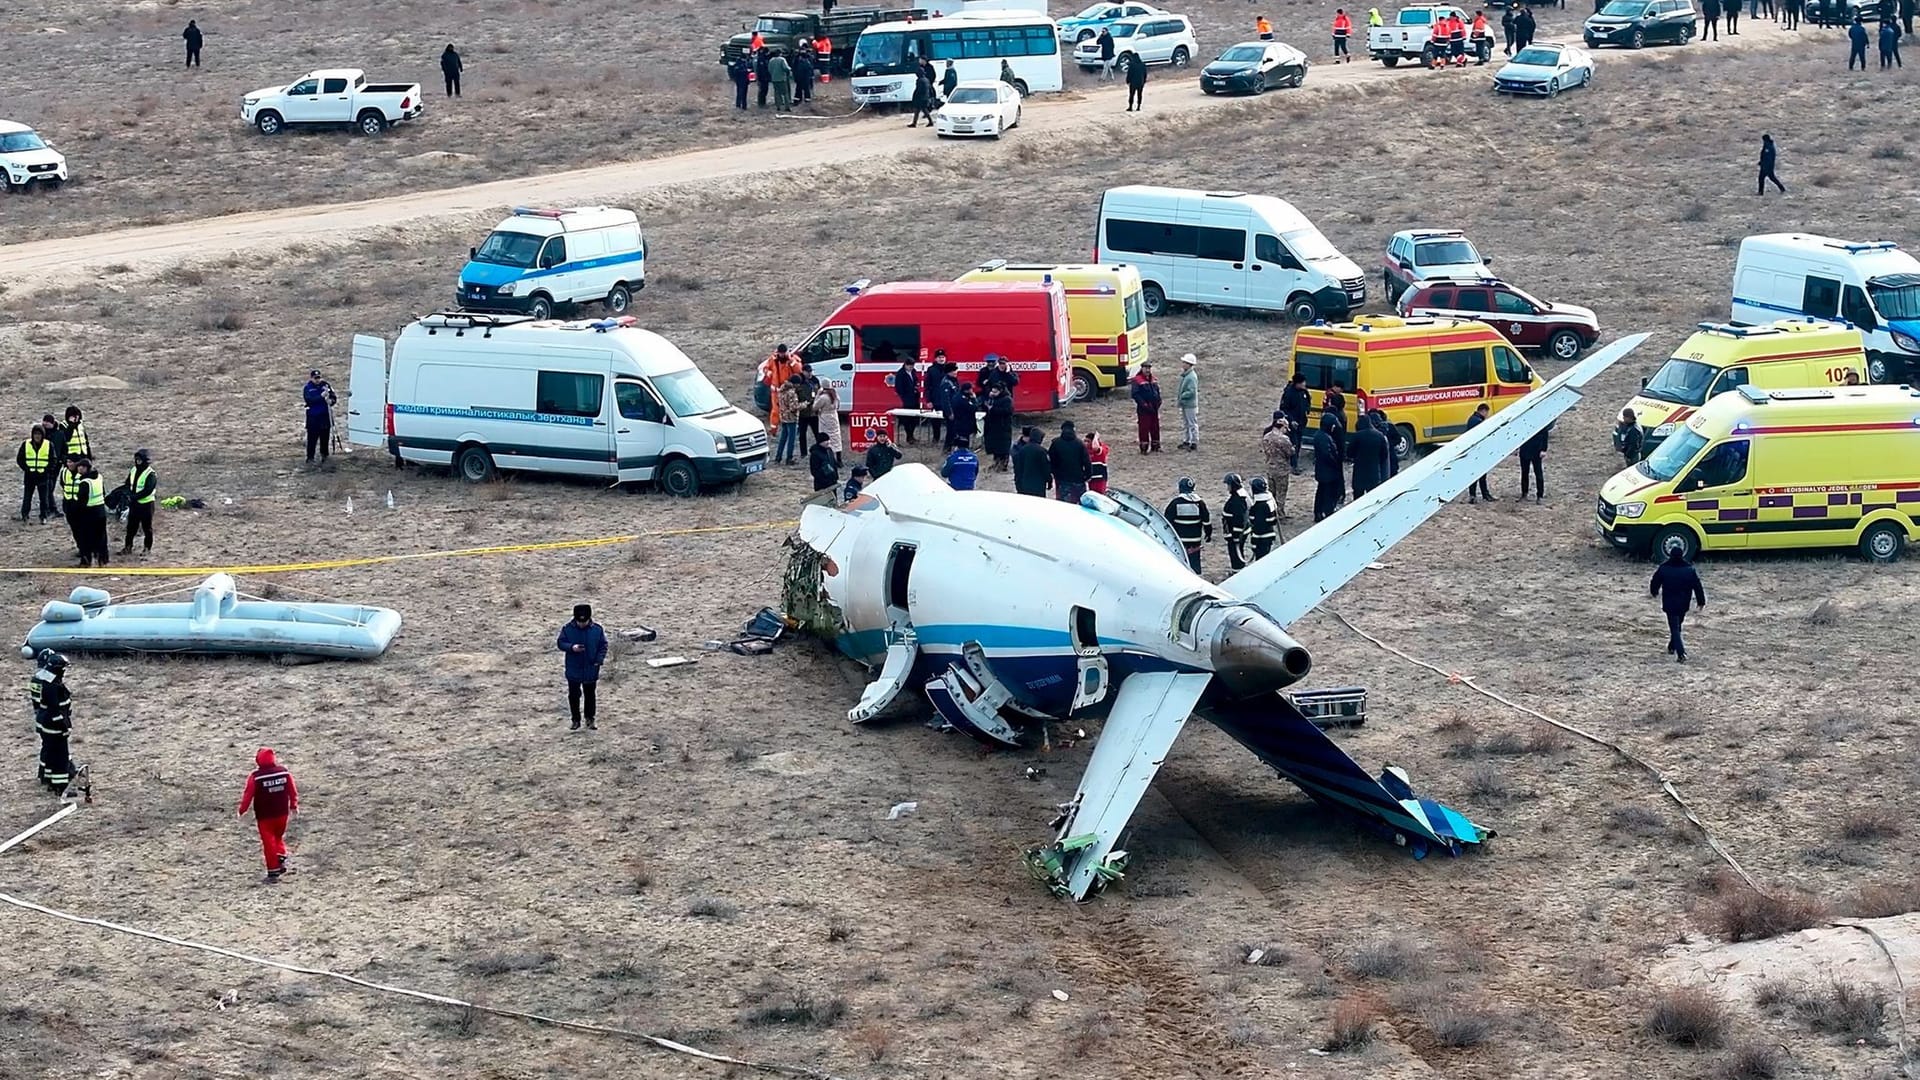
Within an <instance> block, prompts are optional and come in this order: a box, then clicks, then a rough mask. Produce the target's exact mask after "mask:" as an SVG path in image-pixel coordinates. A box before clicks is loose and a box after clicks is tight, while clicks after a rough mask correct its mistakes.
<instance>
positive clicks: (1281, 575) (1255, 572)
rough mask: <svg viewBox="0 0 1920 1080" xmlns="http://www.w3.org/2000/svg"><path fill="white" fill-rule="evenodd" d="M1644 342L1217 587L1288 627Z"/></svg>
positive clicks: (1553, 387)
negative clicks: (1256, 607)
mask: <svg viewBox="0 0 1920 1080" xmlns="http://www.w3.org/2000/svg"><path fill="white" fill-rule="evenodd" d="M1646 339H1647V335H1645V334H1634V335H1633V336H1631V337H1625V338H1622V339H1620V340H1619V341H1616V342H1614V343H1613V344H1611V345H1608V346H1607V347H1606V348H1604V349H1601V350H1600V351H1598V352H1596V353H1594V354H1593V355H1591V356H1589V357H1587V358H1586V359H1585V360H1582V361H1580V362H1579V363H1577V364H1575V365H1574V366H1572V367H1570V368H1568V369H1567V370H1565V371H1563V372H1561V373H1560V374H1559V375H1557V376H1555V377H1554V378H1553V379H1552V380H1551V381H1549V382H1548V383H1547V384H1546V385H1544V386H1542V387H1541V388H1540V389H1538V390H1535V391H1533V392H1532V393H1530V394H1528V395H1527V396H1526V397H1523V398H1521V399H1520V400H1519V401H1517V402H1515V403H1514V404H1512V405H1509V406H1508V407H1507V408H1505V409H1504V410H1502V411H1500V412H1498V413H1496V414H1494V415H1493V416H1492V417H1491V418H1490V419H1488V420H1487V421H1486V422H1485V423H1483V424H1481V425H1479V426H1478V427H1476V428H1474V429H1473V430H1472V431H1470V432H1468V433H1467V434H1465V435H1462V436H1460V437H1459V438H1457V439H1455V440H1453V441H1452V442H1450V443H1448V444H1447V445H1445V446H1443V447H1441V448H1440V449H1438V450H1436V451H1434V452H1433V453H1431V454H1429V455H1427V456H1426V457H1425V458H1424V459H1422V460H1421V461H1419V462H1418V463H1416V464H1414V465H1413V466H1412V467H1410V468H1407V469H1402V470H1401V471H1400V474H1399V475H1398V476H1396V477H1394V478H1393V479H1391V480H1389V481H1387V482H1386V483H1385V484H1382V485H1381V486H1380V487H1377V488H1375V489H1374V490H1372V491H1369V492H1367V493H1366V494H1365V495H1364V496H1362V497H1361V498H1359V499H1358V500H1356V501H1354V502H1352V503H1350V504H1348V505H1347V506H1344V507H1342V508H1341V509H1340V511H1339V512H1338V513H1336V514H1334V515H1333V516H1332V517H1330V518H1328V519H1327V520H1325V521H1322V522H1320V523H1319V524H1318V525H1315V526H1313V527H1312V528H1310V529H1308V530H1306V531H1305V532H1303V533H1301V534H1300V535H1298V536H1296V537H1294V538H1293V539H1292V540H1289V541H1288V542H1287V543H1285V544H1283V545H1282V546H1281V547H1280V548H1278V549H1277V550H1275V551H1273V552H1272V553H1271V554H1269V555H1268V556H1267V557H1266V558H1264V559H1261V560H1260V561H1258V562H1256V563H1254V564H1253V565H1252V566H1249V567H1247V568H1246V569H1245V570H1242V571H1240V572H1239V573H1237V574H1235V575H1233V576H1232V577H1230V578H1228V579H1227V580H1225V581H1223V582H1221V583H1220V587H1221V588H1223V589H1226V590H1227V591H1228V592H1231V593H1233V594H1234V595H1235V596H1238V597H1240V598H1241V599H1243V600H1246V601H1248V602H1250V603H1252V604H1254V605H1256V606H1258V607H1259V608H1260V609H1261V610H1263V611H1265V612H1266V613H1267V614H1268V615H1269V616H1271V617H1272V618H1273V620H1274V621H1275V622H1277V623H1279V624H1280V625H1281V626H1287V625H1290V624H1291V623H1293V622H1294V621H1295V620H1297V619H1299V618H1300V617H1301V616H1302V615H1305V614H1306V613H1307V612H1309V611H1312V610H1313V609H1314V608H1315V607H1317V606H1319V604H1320V602H1321V601H1322V600H1324V599H1326V598H1327V597H1328V596H1331V595H1332V594H1333V593H1334V592H1335V591H1336V590H1338V589H1339V588H1340V587H1341V586H1342V585H1345V584H1346V583H1347V582H1349V581H1351V580H1353V578H1354V576H1355V575H1357V574H1359V573H1360V571H1361V570H1364V569H1366V566H1367V564H1368V563H1370V562H1373V561H1374V560H1375V559H1378V558H1379V557H1380V555H1381V554H1382V553H1383V552H1385V551H1386V550H1387V549H1388V548H1390V547H1392V546H1393V545H1395V544H1397V543H1399V542H1400V541H1402V540H1404V539H1406V537H1407V535H1408V534H1409V533H1411V532H1413V530H1415V529H1417V528H1419V527H1420V525H1421V524H1422V523H1423V522H1425V521H1426V520H1427V519H1428V518H1430V517H1432V516H1433V515H1434V514H1436V513H1438V512H1439V511H1440V508H1441V507H1442V506H1445V505H1446V504H1447V501H1448V500H1449V499H1452V498H1453V497H1455V496H1456V495H1459V494H1460V493H1461V492H1462V491H1465V490H1466V489H1467V486H1468V485H1469V484H1472V483H1473V482H1474V481H1476V480H1478V479H1480V478H1481V477H1482V476H1485V475H1486V474H1487V473H1488V472H1490V471H1492V469H1493V467H1494V466H1496V465H1498V464H1500V462H1501V461H1502V460H1504V459H1505V458H1506V457H1507V455H1509V454H1512V453H1513V452H1514V451H1515V450H1518V449H1519V448H1520V444H1521V443H1524V442H1526V441H1527V440H1528V439H1530V438H1532V437H1533V436H1534V435H1535V434H1537V433H1539V432H1540V431H1541V430H1542V429H1544V428H1545V427H1546V426H1547V425H1548V424H1551V423H1552V422H1553V421H1554V420H1555V419H1557V418H1558V417H1559V416H1560V414H1561V413H1564V412H1566V411H1567V410H1568V409H1570V408H1572V407H1573V406H1574V405H1575V404H1577V403H1578V402H1579V401H1580V399H1581V397H1582V393H1583V391H1584V389H1585V387H1586V385H1587V384H1588V383H1589V382H1591V381H1592V380H1593V379H1594V377H1595V376H1597V375H1599V374H1600V373H1601V372H1603V371H1605V370H1606V369H1607V368H1609V367H1611V366H1612V365H1613V364H1614V363H1615V362H1616V361H1618V360H1619V359H1620V358H1621V357H1624V356H1626V355H1627V354H1628V353H1630V352H1632V351H1633V350H1634V349H1635V348H1637V347H1638V346H1639V345H1640V343H1641V342H1643V341H1645V340H1646Z"/></svg>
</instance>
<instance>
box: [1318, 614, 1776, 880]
mask: <svg viewBox="0 0 1920 1080" xmlns="http://www.w3.org/2000/svg"><path fill="white" fill-rule="evenodd" d="M1320 610H1321V611H1324V612H1326V613H1327V614H1328V615H1331V616H1333V618H1334V619H1335V621H1337V622H1339V624H1340V625H1341V626H1344V627H1346V628H1347V629H1348V630H1349V631H1352V632H1353V634H1354V635H1355V636H1357V637H1359V638H1361V639H1362V640H1364V641H1367V642H1370V643H1372V644H1373V645H1374V646H1376V647H1377V648H1380V649H1382V650H1384V651H1386V652H1389V653H1392V654H1393V655H1394V656H1397V657H1399V658H1400V659H1402V660H1405V661H1406V662H1407V663H1409V664H1412V665H1414V666H1415V667H1420V668H1425V669H1426V670H1428V671H1431V672H1433V673H1434V674H1435V675H1439V676H1441V677H1443V678H1445V679H1446V680H1447V681H1448V682H1450V683H1459V684H1460V685H1462V686H1464V687H1466V688H1467V689H1469V690H1472V691H1473V692H1474V693H1476V694H1480V695H1482V696H1483V697H1488V698H1492V699H1493V700H1494V701H1497V702H1499V703H1500V704H1502V705H1505V706H1506V707H1507V708H1509V709H1512V710H1514V711H1515V712H1519V713H1525V714H1526V715H1528V716H1531V717H1533V718H1534V719H1536V720H1542V721H1545V722H1546V723H1549V724H1552V725H1553V726H1554V727H1557V728H1559V729H1560V730H1562V731H1565V732H1568V733H1570V734H1573V735H1578V736H1579V737H1580V738H1582V739H1585V740H1587V741H1588V742H1590V743H1593V744H1595V745H1597V746H1604V747H1606V748H1607V749H1609V750H1611V751H1613V752H1614V753H1616V754H1618V755H1620V756H1621V757H1622V758H1624V759H1626V760H1627V761H1629V762H1632V763H1633V764H1634V765H1637V766H1639V767H1640V768H1641V769H1644V770H1646V772H1647V773H1648V774H1649V775H1651V776H1652V777H1653V778H1654V779H1655V780H1658V781H1659V782H1660V790H1661V791H1664V792H1666V793H1667V797H1668V798H1670V799H1672V800H1673V803H1674V805H1675V806H1678V807H1679V808H1680V813H1681V815H1682V816H1683V817H1685V818H1686V819H1687V820H1688V821H1690V822H1692V823H1693V827H1694V828H1696V829H1699V830H1700V835H1701V836H1702V837H1705V838H1706V841H1707V846H1708V847H1710V848H1712V849H1713V852H1714V854H1716V855H1718V856H1720V858H1721V859H1722V860H1723V861H1725V862H1726V864H1727V865H1728V866H1730V867H1732V868H1733V872H1734V873H1736V874H1739V875H1740V880H1742V881H1744V882H1746V883H1747V887H1748V888H1750V889H1752V890H1753V891H1754V892H1757V893H1760V894H1761V895H1766V892H1767V891H1766V890H1765V889H1762V888H1761V887H1760V884H1759V882H1756V881H1754V880H1753V877H1752V876H1751V875H1749V874H1748V873H1747V872H1746V870H1745V869H1744V868H1743V867H1741V865H1740V863H1739V862H1738V861H1737V860H1736V859H1734V857H1733V855H1732V853H1730V852H1729V851H1727V849H1726V848H1724V847H1722V846H1721V845H1720V841H1719V840H1717V839H1715V838H1714V835H1713V832H1712V830H1710V829H1708V828H1707V826H1706V824H1705V823H1704V822H1702V821H1701V820H1700V819H1699V818H1698V817H1695V816H1694V813H1693V808H1692V807H1691V806H1688V805H1687V800H1685V799H1683V798H1681V797H1680V792H1679V791H1678V790H1676V789H1675V788H1674V786H1673V781H1671V780H1669V779H1667V775H1666V774H1665V773H1663V772H1661V771H1660V770H1659V768H1657V767H1656V766H1654V765H1653V764H1652V763H1650V762H1648V761H1646V760H1644V759H1642V758H1640V757H1637V756H1635V755H1634V754H1633V752H1632V751H1630V750H1628V749H1627V748H1626V747H1623V746H1621V745H1620V744H1619V743H1617V742H1613V741H1612V740H1609V739H1603V738H1601V737H1600V736H1598V735H1595V734H1593V733H1592V732H1590V731H1584V730H1582V729H1580V728H1578V727H1575V726H1574V725H1572V724H1568V723H1564V722H1562V721H1559V720H1555V719H1554V718H1553V717H1551V716H1548V715H1547V714H1546V713H1543V712H1541V711H1540V710H1538V709H1535V708H1532V707H1530V706H1526V705H1522V704H1520V703H1519V702H1516V701H1513V700H1511V699H1509V698H1506V697H1503V696H1501V695H1500V694H1499V693H1497V692H1495V691H1493V690H1489V689H1487V688H1486V687H1484V686H1481V685H1480V684H1479V683H1477V682H1474V681H1473V677H1472V676H1470V675H1461V674H1459V673H1457V672H1452V671H1448V670H1446V669H1445V668H1443V667H1440V666H1439V665H1437V664H1430V663H1428V662H1427V661H1425V660H1422V659H1420V658H1419V657H1416V656H1410V655H1408V654H1407V653H1405V652H1402V651H1401V650H1399V649H1397V648H1395V647H1394V646H1392V645H1389V644H1387V643H1386V642H1384V641H1381V640H1380V639H1379V638H1377V637H1374V636H1373V635H1372V634H1369V633H1367V632H1366V631H1365V630H1362V629H1360V628H1359V627H1357V626H1355V625H1353V624H1352V623H1351V622H1348V621H1347V617H1346V616H1345V615H1342V614H1340V613H1339V612H1338V611H1335V610H1333V609H1332V608H1329V607H1323V608H1321V609H1320Z"/></svg>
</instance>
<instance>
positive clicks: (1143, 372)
mask: <svg viewBox="0 0 1920 1080" xmlns="http://www.w3.org/2000/svg"><path fill="white" fill-rule="evenodd" d="M1199 366H1200V360H1199V358H1198V357H1196V356H1194V355H1193V354H1192V353H1187V354H1186V355H1185V356H1182V357H1181V358H1180V381H1179V383H1178V384H1176V386H1175V388H1174V404H1175V405H1177V406H1179V409H1180V442H1179V448H1180V449H1182V450H1198V449H1200V372H1199V371H1198V370H1196V369H1197V368H1198V367H1199ZM1127 395H1128V396H1129V397H1131V398H1132V399H1133V414H1134V424H1135V429H1136V434H1137V436H1138V438H1139V442H1140V452H1141V453H1143V454H1157V453H1159V452H1160V407H1161V406H1162V405H1163V404H1164V403H1165V401H1166V398H1165V395H1164V393H1163V392H1162V391H1161V389H1160V380H1159V379H1157V378H1155V377H1154V374H1153V362H1152V361H1150V360H1143V361H1141V363H1140V370H1139V371H1138V372H1135V373H1134V376H1133V379H1132V381H1131V382H1129V383H1128V385H1127Z"/></svg>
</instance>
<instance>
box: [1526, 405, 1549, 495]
mask: <svg viewBox="0 0 1920 1080" xmlns="http://www.w3.org/2000/svg"><path fill="white" fill-rule="evenodd" d="M1552 434H1553V425H1552V424H1548V425H1547V426H1546V427H1543V428H1541V429H1540V431H1539V433H1538V434H1536V435H1535V436H1534V437H1533V438H1531V439H1528V440H1527V441H1526V442H1523V443H1521V444H1520V497H1521V498H1523V499H1524V498H1526V497H1527V474H1528V473H1529V472H1531V473H1532V474H1533V501H1534V502H1544V501H1546V498H1547V475H1546V473H1545V472H1544V471H1543V470H1542V469H1541V459H1542V458H1544V457H1546V456H1547V440H1548V438H1549V437H1550V436H1551V435H1552Z"/></svg>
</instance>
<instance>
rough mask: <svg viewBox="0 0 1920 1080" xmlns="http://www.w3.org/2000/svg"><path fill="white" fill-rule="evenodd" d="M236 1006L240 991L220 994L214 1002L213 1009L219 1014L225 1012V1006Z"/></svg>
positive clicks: (238, 1001)
mask: <svg viewBox="0 0 1920 1080" xmlns="http://www.w3.org/2000/svg"><path fill="white" fill-rule="evenodd" d="M238 1004H240V991H238V990H229V991H227V992H226V993H224V994H221V995H220V997H219V998H218V999H217V1000H216V1001H214V1003H213V1007H214V1008H216V1009H219V1010H220V1011H221V1012H226V1011H227V1006H229V1005H238Z"/></svg>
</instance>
